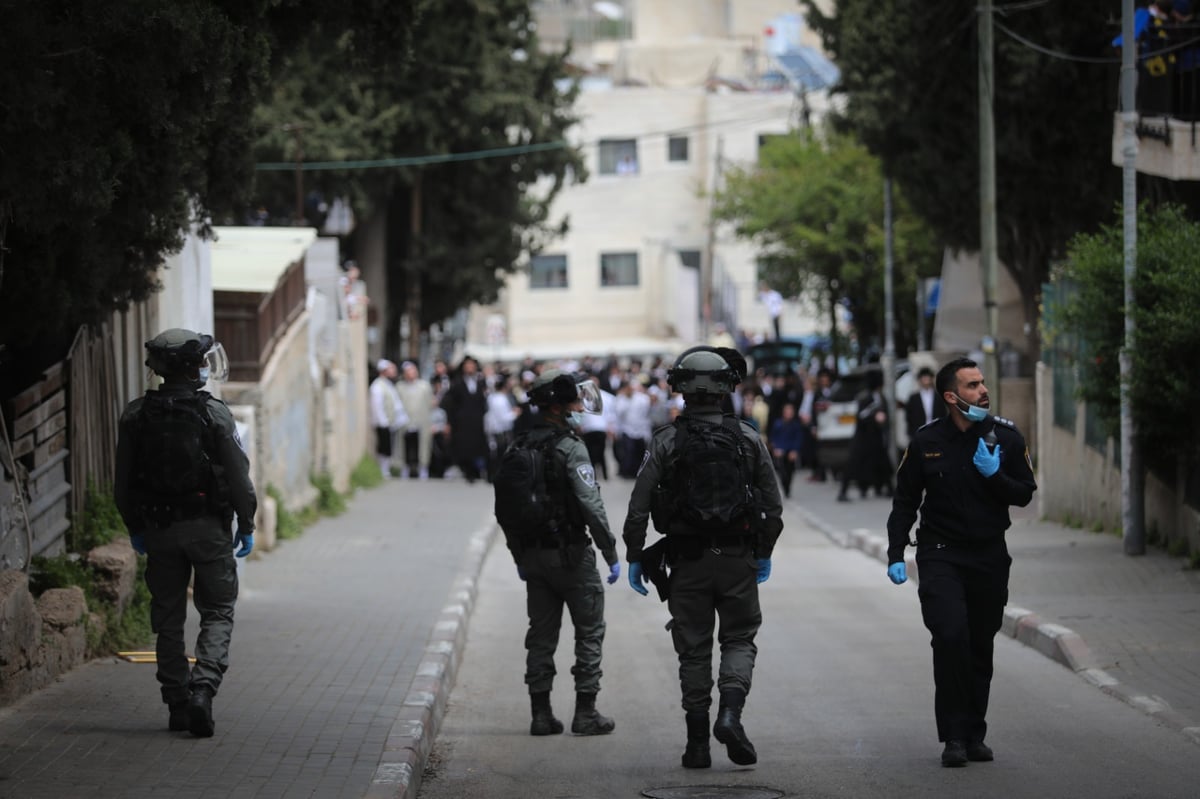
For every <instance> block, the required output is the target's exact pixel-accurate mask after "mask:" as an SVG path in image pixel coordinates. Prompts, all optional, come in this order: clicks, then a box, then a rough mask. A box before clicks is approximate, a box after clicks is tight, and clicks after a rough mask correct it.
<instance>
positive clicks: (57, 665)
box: [37, 550, 132, 683]
mask: <svg viewBox="0 0 1200 799" xmlns="http://www.w3.org/2000/svg"><path fill="white" fill-rule="evenodd" d="M131 551H132V550H131ZM37 610H38V613H39V614H40V615H41V617H42V641H41V648H42V651H43V653H44V654H43V657H42V662H43V664H44V667H45V672H46V673H45V675H44V680H45V682H47V683H48V682H49V681H51V680H53V679H54V678H55V677H57V676H59V675H60V674H65V673H66V672H68V671H70V670H71V669H73V668H75V667H76V666H78V665H80V664H81V663H83V662H84V659H85V658H86V656H87V628H86V626H85V621H86V619H87V617H88V610H87V600H86V599H85V598H84V595H83V589H82V588H79V587H78V586H71V587H69V588H52V589H50V590H49V591H47V592H46V593H44V594H42V595H41V596H40V597H38V599H37Z"/></svg>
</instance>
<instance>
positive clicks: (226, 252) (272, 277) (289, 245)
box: [212, 227, 317, 294]
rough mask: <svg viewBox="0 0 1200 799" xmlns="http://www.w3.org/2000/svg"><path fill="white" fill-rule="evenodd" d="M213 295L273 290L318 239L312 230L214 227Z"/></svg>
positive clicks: (303, 228)
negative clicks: (214, 293)
mask: <svg viewBox="0 0 1200 799" xmlns="http://www.w3.org/2000/svg"><path fill="white" fill-rule="evenodd" d="M213 231H214V232H215V233H216V236H217V238H216V241H214V242H213V243H212V287H213V291H254V292H259V293H260V294H267V293H269V292H271V291H274V290H275V286H276V284H277V283H278V282H279V278H281V277H282V276H283V273H284V272H286V271H287V268H288V267H289V266H291V265H292V264H293V263H295V262H296V261H298V260H299V259H300V258H301V257H303V255H304V253H305V252H307V251H308V248H309V247H310V246H311V245H312V243H313V242H314V241H316V238H317V229H316V228H311V227H214V228H213Z"/></svg>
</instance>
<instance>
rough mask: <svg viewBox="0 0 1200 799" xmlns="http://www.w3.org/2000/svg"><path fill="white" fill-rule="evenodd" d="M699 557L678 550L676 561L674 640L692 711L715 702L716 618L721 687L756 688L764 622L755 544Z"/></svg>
mask: <svg viewBox="0 0 1200 799" xmlns="http://www.w3.org/2000/svg"><path fill="white" fill-rule="evenodd" d="M688 554H695V555H696V557H695V558H691V557H687V556H686V555H679V554H674V555H672V561H671V596H670V598H669V599H668V600H667V609H668V610H669V611H670V613H671V639H672V641H673V643H674V644H675V653H676V654H677V655H678V656H679V684H680V688H681V689H682V693H683V703H682V704H683V709H684V712H687V713H703V712H707V711H708V709H709V707H710V706H711V705H712V688H713V676H712V650H713V630H714V626H715V622H716V621H717V620H719V621H720V627H719V629H718V630H717V642H718V643H719V644H720V647H721V662H720V666H719V667H718V669H717V688H718V690H726V689H730V688H739V689H741V690H743V691H745V692H746V693H749V692H750V683H751V681H752V679H753V675H754V660H755V658H756V657H757V655H758V647H757V646H756V645H755V643H754V638H755V636H756V635H757V634H758V628H759V627H760V626H761V625H762V609H761V608H760V606H759V603H758V580H757V576H758V562H757V560H756V559H755V557H754V551H753V547H750V546H747V545H744V544H741V545H735V546H732V547H704V548H701V549H699V552H698V553H695V552H693V553H688Z"/></svg>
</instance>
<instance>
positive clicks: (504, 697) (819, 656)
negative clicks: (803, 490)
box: [419, 479, 1200, 799]
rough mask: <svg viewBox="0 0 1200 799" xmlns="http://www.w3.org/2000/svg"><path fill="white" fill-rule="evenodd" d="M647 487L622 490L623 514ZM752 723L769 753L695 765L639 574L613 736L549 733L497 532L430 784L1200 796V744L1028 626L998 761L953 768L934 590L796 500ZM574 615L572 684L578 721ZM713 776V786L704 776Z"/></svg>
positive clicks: (1006, 647)
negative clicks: (928, 606)
mask: <svg viewBox="0 0 1200 799" xmlns="http://www.w3.org/2000/svg"><path fill="white" fill-rule="evenodd" d="M628 489H629V484H628V483H622V482H620V481H617V480H615V479H614V480H612V481H609V482H608V483H607V484H605V486H604V490H605V499H606V503H607V505H608V508H609V514H610V521H611V522H612V523H613V524H614V525H615V526H617V527H619V526H620V524H621V522H622V521H623V519H624V508H625V505H626V502H627V497H628ZM785 522H786V524H787V527H786V529H785V531H784V535H783V537H782V538H781V540H780V545H779V548H778V549H777V550H776V556H775V559H774V564H773V572H772V575H771V579H770V580H769V581H768V582H767V583H766V584H765V585H763V586H762V601H763V607H764V623H763V628H762V631H761V633H760V636H759V640H758V643H759V659H758V668H757V671H756V675H755V683H754V689H753V691H752V692H751V695H750V698H749V701H748V703H747V708H746V712H745V716H744V720H745V723H746V727H747V732H748V734H749V735H750V737H751V738H752V740H753V741H754V742H755V744H756V746H757V748H758V752H759V762H758V764H757V765H755V766H752V767H748V768H743V767H738V766H734V765H733V764H732V763H730V762H729V761H728V759H727V758H726V757H725V755H724V752H723V749H722V748H721V747H720V746H719V745H717V744H716V743H715V741H714V764H713V768H712V769H709V770H685V769H683V768H681V767H680V765H679V756H680V753H681V752H682V748H683V742H684V737H685V736H684V725H683V717H682V711H681V710H680V708H679V693H678V692H679V686H678V680H677V671H676V668H677V666H676V660H675V655H674V652H673V651H672V649H671V643H670V638H669V634H668V633H666V632H665V631H664V629H663V625H664V623H665V622H666V620H667V618H668V616H667V613H666V608H665V605H663V604H660V603H659V602H657V601H656V599H655V598H654V597H653V595H651V596H650V597H641V596H639V595H637V594H635V593H634V592H633V591H632V590H631V589H630V588H629V586H628V585H627V584H626V581H625V579H624V576H622V579H621V581H620V582H618V583H617V584H616V585H614V586H610V587H608V589H607V594H606V597H607V612H608V635H607V638H606V642H605V660H604V662H605V668H604V671H605V676H604V680H603V691H602V693H601V694H600V698H599V702H598V705H599V707H600V708H601V710H602V711H603V712H605V713H607V714H609V715H611V716H613V717H614V719H615V720H616V724H617V728H616V732H615V733H614V734H612V735H610V736H605V737H597V738H583V737H576V736H571V735H570V734H569V733H568V734H566V735H563V736H552V737H548V738H533V737H531V736H529V735H528V725H529V707H528V698H527V695H526V693H525V686H524V685H523V683H522V670H523V663H524V649H523V635H524V628H525V619H524V615H523V610H524V593H523V588H522V585H521V583H520V581H519V580H518V579H517V577H516V574H515V570H514V567H513V565H512V561H511V559H510V557H509V555H508V553H507V551H506V550H505V549H504V548H503V547H502V546H498V545H496V546H493V547H492V549H491V551H490V553H489V555H488V558H487V560H486V562H485V564H484V568H483V572H482V575H481V577H480V580H479V585H478V592H479V593H478V600H477V603H476V607H475V610H474V613H473V616H472V619H471V622H470V628H469V635H468V639H467V644H466V650H465V656H464V659H463V663H462V665H461V668H460V670H459V673H458V680H457V683H456V686H455V688H454V690H453V692H452V694H451V696H450V702H449V707H448V711H447V713H446V716H445V719H444V721H443V726H442V729H441V733H440V735H439V737H438V739H437V742H436V744H435V745H434V747H433V752H432V754H431V756H430V758H429V764H428V768H427V769H426V771H425V774H424V777H423V781H422V782H421V788H420V792H419V796H420V797H422V799H466V797H484V796H486V797H491V798H494V799H509V797H512V798H513V799H515V798H516V797H530V796H538V797H597V799H598V798H599V797H623V796H628V797H636V796H640V795H643V792H644V791H647V790H651V789H654V788H663V787H674V788H678V789H687V788H688V787H689V786H691V787H693V788H694V789H695V792H694V793H692V794H691V795H702V796H709V797H722V796H734V794H733V793H731V792H730V789H732V788H738V787H743V788H745V787H749V786H763V787H766V788H771V789H775V790H777V791H779V792H781V794H782V795H785V796H789V797H864V796H885V795H886V796H896V797H909V796H912V797H916V796H929V795H943V796H973V797H1013V796H1030V797H1032V796H1053V797H1180V798H1181V799H1182V798H1183V797H1194V796H1196V795H1197V788H1196V786H1197V785H1198V784H1200V757H1198V756H1197V750H1196V746H1195V744H1194V743H1192V742H1191V741H1190V740H1189V739H1188V738H1186V737H1184V736H1182V735H1180V734H1179V732H1177V731H1175V730H1171V729H1169V728H1167V727H1165V726H1163V725H1160V724H1158V723H1156V721H1155V720H1154V719H1153V718H1151V717H1149V716H1147V715H1146V714H1144V713H1142V712H1139V711H1138V710H1137V709H1135V708H1133V707H1130V706H1129V705H1127V704H1123V703H1122V702H1120V701H1117V700H1116V699H1114V698H1113V697H1112V696H1109V695H1107V694H1105V693H1104V692H1102V691H1100V690H1098V689H1097V688H1096V687H1095V686H1093V685H1091V684H1089V683H1088V682H1086V681H1085V680H1083V679H1081V678H1080V677H1079V676H1077V675H1076V674H1074V673H1072V672H1071V671H1070V670H1068V669H1066V668H1064V667H1063V666H1062V665H1060V664H1058V663H1056V662H1054V661H1052V660H1050V659H1048V658H1046V657H1044V656H1043V655H1042V654H1039V653H1038V652H1036V651H1035V650H1033V649H1030V648H1028V647H1026V646H1024V645H1022V644H1020V643H1018V642H1017V641H1015V640H1013V639H1011V638H1006V637H1004V636H999V637H998V638H997V641H996V657H995V663H996V676H995V679H994V682H993V690H992V704H991V711H990V713H989V722H990V732H989V735H988V742H989V743H990V744H991V745H992V746H993V748H994V749H995V751H996V760H995V762H992V763H972V764H970V766H968V767H967V768H963V769H944V768H942V767H941V766H940V762H939V755H940V752H941V747H940V744H939V743H938V742H937V736H936V732H935V729H934V722H933V683H932V669H931V658H930V650H929V643H928V635H927V633H926V631H925V630H924V628H923V627H922V625H921V621H920V611H919V606H918V603H917V596H916V590H915V587H914V586H913V585H912V584H911V583H910V584H907V585H904V586H899V587H896V586H892V585H891V584H890V583H888V582H887V580H886V578H885V577H884V574H883V571H884V570H883V567H882V565H881V564H880V563H879V562H878V561H876V560H873V559H871V558H868V557H865V556H864V555H863V554H862V553H860V552H857V551H854V550H846V549H842V548H840V547H838V546H837V545H836V544H834V543H832V542H831V541H830V540H829V538H828V537H827V536H825V535H824V534H822V533H821V532H819V531H818V530H816V529H815V528H813V527H811V526H809V525H807V524H806V523H805V522H804V519H803V516H802V514H801V513H800V511H799V507H798V505H796V504H790V505H789V508H788V511H787V513H786V515H785ZM570 640H571V638H570V629H569V626H568V627H567V629H565V630H564V634H563V643H562V644H560V656H559V662H558V666H559V678H558V680H557V684H556V686H555V690H554V704H555V709H556V711H557V713H558V715H559V716H560V717H562V718H564V719H566V718H569V714H570V713H571V709H572V702H573V694H572V686H571V682H570V679H571V678H570V673H569V669H570V649H571V647H570ZM700 786H712V787H711V788H708V789H705V790H701V788H700Z"/></svg>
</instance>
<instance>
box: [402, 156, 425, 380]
mask: <svg viewBox="0 0 1200 799" xmlns="http://www.w3.org/2000/svg"><path fill="white" fill-rule="evenodd" d="M411 203H412V207H411V208H410V209H409V226H408V227H409V233H410V239H409V244H408V269H407V270H405V271H406V275H405V276H406V277H407V283H408V285H407V286H406V288H405V292H404V312H405V314H406V315H407V316H408V359H409V360H410V361H412V362H413V363H420V359H421V269H420V257H421V247H420V239H421V171H420V170H419V169H418V170H416V171H415V172H414V173H413V185H412V193H411Z"/></svg>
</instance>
